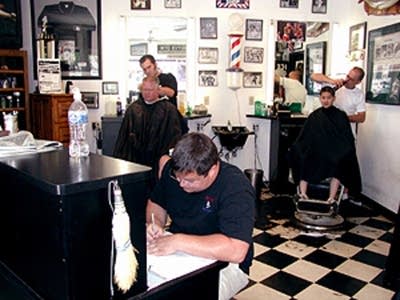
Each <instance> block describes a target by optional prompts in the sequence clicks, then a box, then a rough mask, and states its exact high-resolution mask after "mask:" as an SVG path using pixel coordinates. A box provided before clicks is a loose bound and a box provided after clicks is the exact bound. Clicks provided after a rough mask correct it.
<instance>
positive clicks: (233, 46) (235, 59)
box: [229, 34, 243, 69]
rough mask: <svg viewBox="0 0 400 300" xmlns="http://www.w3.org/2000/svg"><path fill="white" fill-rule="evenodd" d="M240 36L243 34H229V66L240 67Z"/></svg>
mask: <svg viewBox="0 0 400 300" xmlns="http://www.w3.org/2000/svg"><path fill="white" fill-rule="evenodd" d="M242 36H243V35H238V34H235V35H229V38H230V54H231V55H230V58H231V61H230V68H232V69H239V68H240V49H241V47H242Z"/></svg>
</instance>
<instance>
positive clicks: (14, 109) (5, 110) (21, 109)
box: [0, 107, 25, 112]
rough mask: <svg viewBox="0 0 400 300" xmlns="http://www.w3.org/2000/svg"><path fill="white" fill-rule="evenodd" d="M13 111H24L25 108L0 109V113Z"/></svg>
mask: <svg viewBox="0 0 400 300" xmlns="http://www.w3.org/2000/svg"><path fill="white" fill-rule="evenodd" d="M13 111H25V107H7V108H0V112H13Z"/></svg>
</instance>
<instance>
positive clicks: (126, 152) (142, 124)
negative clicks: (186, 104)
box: [113, 97, 182, 176]
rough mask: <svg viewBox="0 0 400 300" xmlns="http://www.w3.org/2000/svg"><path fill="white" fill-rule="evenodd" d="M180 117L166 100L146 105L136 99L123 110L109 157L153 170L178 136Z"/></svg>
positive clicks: (155, 173)
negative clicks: (112, 150)
mask: <svg viewBox="0 0 400 300" xmlns="http://www.w3.org/2000/svg"><path fill="white" fill-rule="evenodd" d="M181 135H182V134H181V125H180V116H179V112H178V111H177V109H176V107H175V106H174V105H173V104H171V103H170V102H169V101H168V100H159V101H158V102H155V103H153V104H147V103H146V102H144V101H143V99H142V98H141V97H140V98H139V100H137V101H135V102H133V103H132V104H131V105H129V107H128V108H127V110H126V113H125V116H124V119H123V121H122V124H121V128H120V130H119V134H118V138H117V141H116V143H115V147H114V153H113V155H114V156H115V157H117V158H122V159H125V160H129V161H132V162H136V163H139V164H144V165H147V166H150V167H152V168H153V175H154V176H157V170H158V161H159V159H160V157H161V156H162V155H164V154H168V151H169V149H171V148H173V147H174V146H175V144H176V142H177V141H178V140H179V138H180V137H181Z"/></svg>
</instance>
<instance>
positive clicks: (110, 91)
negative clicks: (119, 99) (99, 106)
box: [103, 81, 119, 95]
mask: <svg viewBox="0 0 400 300" xmlns="http://www.w3.org/2000/svg"><path fill="white" fill-rule="evenodd" d="M118 93H119V92H118V81H104V82H103V95H118Z"/></svg>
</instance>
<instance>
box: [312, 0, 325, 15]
mask: <svg viewBox="0 0 400 300" xmlns="http://www.w3.org/2000/svg"><path fill="white" fill-rule="evenodd" d="M327 2H328V0H312V4H311V12H312V13H313V14H326V7H327Z"/></svg>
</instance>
